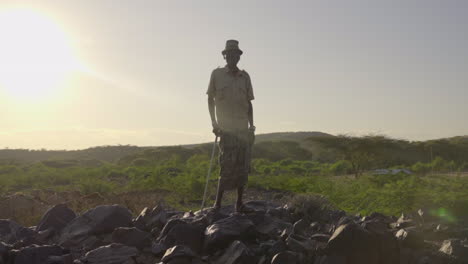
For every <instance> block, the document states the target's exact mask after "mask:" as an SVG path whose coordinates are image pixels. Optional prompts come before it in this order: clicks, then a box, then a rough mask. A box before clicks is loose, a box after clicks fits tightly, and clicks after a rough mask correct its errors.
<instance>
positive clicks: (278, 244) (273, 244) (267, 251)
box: [260, 240, 288, 263]
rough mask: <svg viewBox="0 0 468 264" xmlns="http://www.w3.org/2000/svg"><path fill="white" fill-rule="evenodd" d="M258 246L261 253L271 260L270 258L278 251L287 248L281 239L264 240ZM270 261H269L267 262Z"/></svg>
mask: <svg viewBox="0 0 468 264" xmlns="http://www.w3.org/2000/svg"><path fill="white" fill-rule="evenodd" d="M260 248H261V249H262V251H263V252H262V253H263V254H262V255H264V256H265V258H266V259H267V260H271V258H272V257H273V256H274V255H276V254H278V253H280V252H283V251H286V250H288V247H287V245H286V242H284V241H282V240H278V241H274V240H270V241H266V242H264V243H262V244H260ZM268 263H270V262H268Z"/></svg>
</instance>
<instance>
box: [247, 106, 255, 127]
mask: <svg viewBox="0 0 468 264" xmlns="http://www.w3.org/2000/svg"><path fill="white" fill-rule="evenodd" d="M248 118H249V124H250V127H254V122H253V107H252V101H249V111H248Z"/></svg>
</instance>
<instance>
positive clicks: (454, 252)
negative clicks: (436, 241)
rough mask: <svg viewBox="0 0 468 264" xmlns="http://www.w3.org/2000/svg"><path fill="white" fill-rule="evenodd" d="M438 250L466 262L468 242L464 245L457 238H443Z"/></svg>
mask: <svg viewBox="0 0 468 264" xmlns="http://www.w3.org/2000/svg"><path fill="white" fill-rule="evenodd" d="M439 251H440V252H442V253H444V254H446V255H448V256H451V257H454V258H455V259H457V260H460V261H462V262H463V263H468V244H467V245H464V244H463V243H462V241H461V240H459V239H449V240H445V241H444V242H443V243H442V246H441V247H440V249H439Z"/></svg>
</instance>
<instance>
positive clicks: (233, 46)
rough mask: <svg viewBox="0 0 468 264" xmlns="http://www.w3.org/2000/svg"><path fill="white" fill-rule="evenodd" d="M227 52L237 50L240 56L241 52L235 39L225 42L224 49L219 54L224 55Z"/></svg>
mask: <svg viewBox="0 0 468 264" xmlns="http://www.w3.org/2000/svg"><path fill="white" fill-rule="evenodd" d="M229 50H237V51H239V52H240V54H241V55H242V53H243V52H242V50H240V49H239V41H237V40H235V39H230V40H228V41H226V48H225V49H224V50H223V51H221V54H223V55H225V54H226V52H227V51H229Z"/></svg>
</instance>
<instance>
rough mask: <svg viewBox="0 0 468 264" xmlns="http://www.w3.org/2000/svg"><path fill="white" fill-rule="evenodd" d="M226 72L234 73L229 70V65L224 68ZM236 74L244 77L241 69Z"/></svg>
mask: <svg viewBox="0 0 468 264" xmlns="http://www.w3.org/2000/svg"><path fill="white" fill-rule="evenodd" d="M224 70H225V71H226V72H233V71H232V70H231V69H229V67H228V66H227V65H226V66H224ZM236 74H237V75H239V76H242V71H241V70H240V69H239V68H237V71H236Z"/></svg>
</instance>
